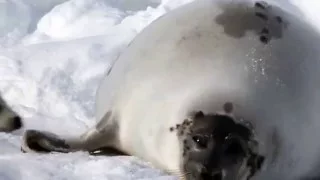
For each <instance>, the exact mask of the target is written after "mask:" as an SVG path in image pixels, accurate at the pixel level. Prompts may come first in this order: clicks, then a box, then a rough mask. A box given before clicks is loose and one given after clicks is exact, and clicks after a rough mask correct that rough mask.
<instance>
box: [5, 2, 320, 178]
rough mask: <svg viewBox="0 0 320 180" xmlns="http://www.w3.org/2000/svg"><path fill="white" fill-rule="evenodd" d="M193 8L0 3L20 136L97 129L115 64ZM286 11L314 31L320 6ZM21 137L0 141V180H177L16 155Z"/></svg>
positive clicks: (127, 164) (62, 157) (69, 158)
mask: <svg viewBox="0 0 320 180" xmlns="http://www.w3.org/2000/svg"><path fill="white" fill-rule="evenodd" d="M191 1H194V0H162V1H161V0H44V1H41V0H0V19H1V20H0V92H1V95H2V96H3V97H4V98H5V99H6V100H7V101H8V104H9V105H10V106H12V107H13V109H14V110H16V111H17V112H18V113H19V114H21V115H22V116H23V117H24V118H25V125H26V127H25V128H26V129H29V128H32V129H41V130H48V131H52V132H55V133H60V134H75V135H78V134H81V133H82V132H84V131H85V129H86V128H88V127H89V126H92V125H93V124H94V123H95V118H94V103H95V102H94V100H95V91H96V90H97V87H98V85H99V81H100V80H101V78H103V76H104V74H105V73H106V72H107V71H108V70H109V69H110V67H111V66H112V64H113V63H114V60H115V58H116V57H117V56H118V55H119V54H120V53H121V51H122V50H123V49H124V48H125V47H126V45H127V44H128V43H129V42H130V41H131V40H132V39H133V38H134V37H135V36H136V35H137V33H139V32H140V31H141V30H142V29H143V28H144V27H146V26H147V25H148V24H149V23H151V22H152V21H153V20H155V19H156V18H157V17H159V16H161V15H163V14H165V13H167V12H169V11H171V10H173V9H175V8H177V7H179V6H181V5H183V4H186V3H189V2H191ZM278 2H279V3H284V4H286V5H289V4H288V2H286V1H285V0H283V1H278ZM291 3H292V7H293V8H297V7H299V8H300V9H301V10H302V12H303V16H304V17H305V18H306V19H307V20H309V21H310V22H312V23H313V24H314V25H315V26H316V27H317V28H319V27H320V23H317V22H319V19H318V18H319V17H320V16H319V15H318V14H319V13H318V12H319V9H320V2H318V1H314V0H304V1H300V0H291ZM319 29H320V28H319ZM22 133H23V130H20V131H16V132H14V133H13V134H5V133H0V144H1V148H0V179H1V180H31V179H32V180H65V179H68V180H73V179H74V180H107V179H110V180H113V179H115V180H121V179H122V180H124V179H159V180H160V179H161V180H164V179H176V177H173V176H169V175H168V174H165V173H164V172H161V171H159V170H157V169H154V168H152V167H151V166H150V164H148V163H146V162H143V161H141V160H139V159H137V158H135V157H101V156H100V157H92V156H88V155H87V154H86V153H80V152H78V153H71V154H58V153H56V154H52V155H35V154H22V153H21V152H20V143H21V142H20V138H21V135H22Z"/></svg>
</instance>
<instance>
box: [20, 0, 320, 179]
mask: <svg viewBox="0 0 320 180" xmlns="http://www.w3.org/2000/svg"><path fill="white" fill-rule="evenodd" d="M319 42H320V41H319V34H318V32H316V31H315V30H314V28H313V27H312V26H311V25H310V24H308V23H307V22H305V21H304V20H303V19H302V18H301V17H298V16H296V15H295V14H293V13H290V12H289V11H288V10H286V9H284V8H282V7H278V6H276V5H273V4H271V3H267V2H260V1H251V0H241V1H240V0H239V1H232V0H197V1H194V2H192V3H190V4H187V5H184V6H182V7H179V8H177V9H175V10H173V11H171V12H169V13H167V14H166V15H164V16H162V17H161V18H159V19H158V20H156V21H154V22H153V23H151V24H150V25H149V26H148V27H146V28H145V29H144V30H143V31H142V32H141V33H140V34H139V35H138V36H137V37H136V38H135V39H134V40H133V41H132V42H131V43H130V45H129V47H128V48H127V49H126V51H124V52H123V53H122V55H121V56H120V57H119V58H118V60H117V61H116V63H115V64H114V66H113V67H112V69H111V71H110V72H109V73H108V77H106V78H105V79H104V80H103V81H102V83H101V85H100V87H99V90H98V92H97V100H96V101H97V103H96V118H97V119H98V123H97V124H96V125H95V126H94V127H92V128H91V129H89V130H88V131H87V132H85V133H84V134H83V135H82V136H80V137H61V136H59V135H57V134H54V133H50V132H45V131H39V130H28V131H26V133H25V135H24V137H23V144H22V149H23V150H24V151H25V152H52V151H57V152H74V151H79V150H82V151H89V152H95V151H96V150H99V149H100V148H105V147H113V148H115V149H118V150H120V151H122V152H124V153H126V154H129V155H133V156H137V157H140V158H141V159H143V160H146V161H149V162H151V163H152V164H153V165H154V166H155V167H158V168H160V169H163V170H165V171H167V172H170V173H172V174H175V175H178V176H180V177H182V178H183V179H187V180H209V179H212V180H229V179H232V180H247V179H250V178H251V177H257V178H260V177H261V174H264V172H266V173H265V174H271V176H272V177H277V178H279V177H282V175H284V178H282V179H285V180H289V179H290V180H291V179H292V177H291V176H294V175H296V174H295V173H297V172H299V173H301V172H303V171H302V170H301V169H303V167H302V166H301V165H299V163H298V164H297V165H296V166H295V167H294V168H296V169H298V170H299V171H295V172H291V173H289V174H288V173H286V167H288V169H289V170H292V168H293V166H286V165H287V163H288V161H286V157H287V154H289V153H287V152H285V149H286V148H287V147H292V148H298V147H299V144H298V143H296V142H297V140H304V139H303V138H301V137H303V136H302V134H298V135H295V134H292V133H290V131H284V130H282V129H279V128H282V127H286V128H290V127H293V125H294V124H295V123H298V122H300V121H301V119H304V120H305V121H313V120H315V119H316V117H317V116H315V115H316V112H317V111H318V110H317V107H319V105H320V99H319V98H318V97H320V96H319V91H317V90H318V89H319V88H318V86H319V85H318V84H317V83H314V82H317V78H318V77H320V73H319V71H318V69H319V68H320V63H319V60H318V58H317V56H316V54H317V52H320V51H319V50H320V49H319V47H320V46H319ZM288 120H289V121H288ZM286 130H288V129H286ZM296 132H299V129H298V130H297V131H296ZM292 137H294V138H292ZM286 153H287V154H286ZM301 154H303V153H300V154H298V153H296V154H294V155H293V157H299V156H301ZM291 155H292V154H290V156H291ZM274 163H276V164H277V165H280V166H281V168H282V169H281V170H280V171H273V167H277V166H273V164H274ZM262 169H264V170H263V171H262ZM259 172H260V173H259ZM269 179H270V178H269Z"/></svg>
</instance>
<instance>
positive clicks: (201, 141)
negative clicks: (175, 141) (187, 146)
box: [192, 135, 209, 148]
mask: <svg viewBox="0 0 320 180" xmlns="http://www.w3.org/2000/svg"><path fill="white" fill-rule="evenodd" d="M192 140H193V141H194V142H195V143H196V144H197V145H198V146H199V147H200V148H206V147H207V145H208V141H209V139H208V137H206V136H200V135H195V136H193V137H192Z"/></svg>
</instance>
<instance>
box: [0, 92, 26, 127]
mask: <svg viewBox="0 0 320 180" xmlns="http://www.w3.org/2000/svg"><path fill="white" fill-rule="evenodd" d="M21 127H22V120H21V117H20V116H19V115H18V114H17V113H15V112H14V111H13V110H11V109H10V108H9V106H8V105H7V104H6V102H5V101H4V100H3V99H2V98H1V97H0V132H11V131H14V130H17V129H20V128H21Z"/></svg>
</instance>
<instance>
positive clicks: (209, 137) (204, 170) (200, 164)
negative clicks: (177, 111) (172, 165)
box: [176, 111, 264, 180]
mask: <svg viewBox="0 0 320 180" xmlns="http://www.w3.org/2000/svg"><path fill="white" fill-rule="evenodd" d="M176 130H177V133H178V136H179V138H180V140H181V142H182V143H181V144H182V147H183V154H182V156H183V158H182V159H183V161H184V162H183V163H182V164H183V170H184V174H185V175H184V176H185V177H186V179H188V180H223V179H234V180H242V179H243V180H247V179H250V178H251V177H253V176H254V175H255V173H256V172H257V171H259V170H260V168H261V165H262V163H263V162H264V156H262V155H259V154H258V153H257V152H255V151H256V149H257V146H258V143H257V141H255V140H254V133H253V131H252V127H250V126H247V125H245V124H244V123H242V122H237V121H236V120H235V119H234V118H233V117H231V116H229V115H219V114H204V113H203V112H202V111H198V112H196V113H195V114H194V115H192V116H191V118H190V119H186V120H185V121H184V122H183V123H182V124H180V125H177V126H176Z"/></svg>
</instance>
